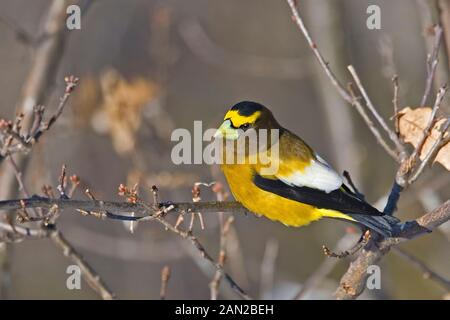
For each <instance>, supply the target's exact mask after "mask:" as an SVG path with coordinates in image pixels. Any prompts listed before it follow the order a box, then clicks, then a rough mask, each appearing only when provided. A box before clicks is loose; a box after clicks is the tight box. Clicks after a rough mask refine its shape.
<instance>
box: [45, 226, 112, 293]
mask: <svg viewBox="0 0 450 320" xmlns="http://www.w3.org/2000/svg"><path fill="white" fill-rule="evenodd" d="M50 239H52V241H53V243H55V245H56V246H58V247H59V248H60V249H61V250H62V251H63V253H64V255H65V256H66V257H68V258H70V259H71V260H72V261H73V262H74V263H76V264H77V265H78V266H79V267H80V269H81V273H82V275H83V276H84V279H85V280H86V282H87V283H88V284H89V286H90V287H91V288H92V289H93V290H94V291H96V292H97V293H98V294H99V295H100V296H101V297H102V299H105V300H112V299H115V298H116V297H115V294H114V293H113V292H112V291H111V290H110V289H109V288H108V287H107V286H106V284H105V283H104V282H103V280H102V279H101V278H100V276H99V275H98V273H96V272H95V271H94V269H92V267H91V266H90V265H89V264H88V263H87V261H86V260H85V259H84V258H83V257H82V256H81V254H80V253H78V252H77V251H76V250H75V249H74V247H73V246H72V245H71V244H70V242H69V241H67V239H66V238H65V237H64V236H63V235H62V234H61V232H59V231H58V230H56V229H55V230H52V231H51V233H50Z"/></svg>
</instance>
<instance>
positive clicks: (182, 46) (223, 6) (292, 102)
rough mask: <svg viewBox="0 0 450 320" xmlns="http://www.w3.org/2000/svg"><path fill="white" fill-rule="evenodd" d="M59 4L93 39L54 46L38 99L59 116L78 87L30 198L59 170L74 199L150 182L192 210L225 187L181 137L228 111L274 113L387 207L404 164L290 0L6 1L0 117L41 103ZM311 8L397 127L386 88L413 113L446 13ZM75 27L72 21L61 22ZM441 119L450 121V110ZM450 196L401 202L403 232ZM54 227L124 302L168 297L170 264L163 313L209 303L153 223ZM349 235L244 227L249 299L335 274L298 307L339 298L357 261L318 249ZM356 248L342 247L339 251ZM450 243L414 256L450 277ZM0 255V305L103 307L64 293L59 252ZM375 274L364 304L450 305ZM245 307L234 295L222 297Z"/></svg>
mask: <svg viewBox="0 0 450 320" xmlns="http://www.w3.org/2000/svg"><path fill="white" fill-rule="evenodd" d="M58 2H60V3H62V5H64V6H65V7H67V5H69V4H78V5H80V7H81V13H82V19H81V30H73V31H67V30H64V31H62V32H60V33H59V34H58V35H56V37H57V38H56V39H57V40H56V41H57V46H58V49H57V50H56V51H55V52H56V54H55V55H54V56H53V57H52V58H51V59H50V64H51V68H49V69H50V70H51V73H50V74H49V75H48V79H45V81H44V80H42V81H44V82H45V83H43V84H42V85H43V86H45V88H44V89H42V90H41V91H42V92H43V94H41V95H39V96H38V98H37V100H38V101H37V103H39V104H43V105H45V106H46V107H47V110H48V112H51V111H54V110H56V107H57V105H58V101H59V98H60V97H61V95H62V94H63V92H64V77H65V76H66V75H69V74H73V75H76V76H77V77H79V78H80V85H79V86H78V87H77V89H76V91H75V93H74V94H73V96H72V97H71V98H70V101H69V105H68V106H67V108H66V109H65V111H64V113H63V115H62V117H61V119H59V120H58V122H57V123H56V124H55V126H54V127H53V128H52V129H51V131H50V132H49V133H48V134H46V135H45V137H44V138H43V139H42V140H41V141H40V143H39V144H38V145H36V146H35V147H34V149H33V152H32V154H31V155H30V160H29V161H28V164H27V169H26V172H25V178H26V183H27V187H28V189H29V190H30V192H31V193H40V192H41V188H42V185H43V184H48V185H52V186H53V187H56V185H57V183H58V176H59V173H60V168H61V165H62V164H63V163H64V164H66V165H67V167H68V172H69V173H70V174H73V173H76V174H77V175H78V176H79V177H80V179H81V181H82V184H81V188H80V189H79V190H78V191H77V193H76V194H75V197H76V198H80V199H82V198H85V197H84V195H83V193H82V192H81V191H82V190H83V188H86V187H89V188H90V189H91V190H92V192H93V193H94V194H95V196H96V197H97V198H100V199H108V200H119V199H120V198H119V197H118V196H117V187H118V185H119V184H120V183H124V184H127V185H129V186H132V185H133V184H135V183H139V184H140V186H141V193H142V194H143V196H148V190H149V186H151V185H154V184H155V185H157V186H158V187H159V189H160V197H161V200H171V201H191V200H192V193H191V189H192V186H193V185H194V183H195V182H200V181H201V182H211V181H222V182H223V183H224V184H225V185H226V183H225V182H224V179H223V176H222V175H221V173H220V170H219V169H218V168H217V167H209V166H207V165H180V166H176V165H174V164H173V163H172V162H171V159H170V151H171V148H172V147H173V145H174V144H175V143H173V142H171V141H170V134H171V132H172V130H173V129H175V128H187V129H188V130H192V128H193V121H194V120H202V121H203V126H204V128H214V127H216V126H217V125H219V124H220V122H221V120H222V118H223V115H224V113H225V111H226V110H227V109H228V108H229V107H230V106H232V105H233V104H235V103H236V102H238V101H241V100H254V101H258V102H261V103H263V104H264V105H266V106H268V107H269V108H270V109H271V110H272V111H273V113H274V114H275V116H276V118H277V119H278V120H279V122H280V123H281V124H283V125H284V126H285V127H287V128H289V129H291V130H292V131H293V132H295V133H297V134H299V135H301V136H302V137H303V138H304V139H305V140H306V141H307V142H308V143H309V144H310V145H311V146H312V147H313V148H314V149H315V150H317V151H318V152H320V154H322V155H323V157H324V158H326V159H329V162H330V163H331V164H332V165H333V166H334V167H335V168H336V169H337V170H338V171H340V172H342V171H343V170H348V171H350V172H351V175H352V177H353V179H354V180H355V182H356V184H357V185H358V186H359V187H360V190H362V191H363V192H364V193H365V195H366V198H367V199H368V201H369V202H371V203H375V204H376V205H377V206H378V207H379V208H382V207H383V205H384V201H385V198H384V197H385V195H386V194H387V193H388V192H389V190H390V187H391V184H392V182H393V178H394V175H395V172H396V169H397V168H396V164H395V163H394V161H393V160H392V159H390V158H389V157H388V156H387V155H386V153H385V152H384V150H383V149H382V148H381V147H380V146H379V145H378V144H377V142H376V141H375V139H374V138H373V136H372V135H371V134H370V132H369V130H368V129H367V127H366V126H365V125H364V123H363V122H362V121H361V119H360V118H359V116H358V115H357V113H356V112H355V110H354V109H353V108H352V107H351V106H349V105H347V104H346V103H344V102H343V101H342V99H341V98H340V97H339V96H337V94H336V93H335V90H334V88H333V87H332V86H331V85H330V83H329V81H328V80H327V79H326V78H325V76H324V73H323V70H321V69H320V68H319V67H318V64H317V62H316V60H315V58H314V57H313V55H312V52H311V51H310V49H309V48H308V46H307V45H306V42H305V40H304V38H303V36H302V35H301V33H300V32H299V30H298V29H297V28H296V26H295V24H294V23H293V22H292V20H291V17H290V10H289V8H288V5H287V4H286V2H285V1H273V0H245V1H242V0H228V1H208V0H190V1H183V0H165V1H156V0H128V1H120V0H109V1H104V0H103V1H102V0H95V1H94V0H92V1H79V2H76V1H62V0H59V1H58V0H56V1H50V0H36V1H26V0H0V70H1V72H0V118H5V119H13V118H14V116H15V110H16V108H17V107H18V105H20V104H22V103H23V96H24V92H27V90H30V89H29V87H28V88H27V86H29V85H30V81H31V80H30V74H31V73H32V70H33V64H34V62H35V59H36V58H37V57H39V50H41V49H42V48H41V46H40V44H41V41H45V39H44V40H42V39H41V38H40V37H41V35H42V34H43V33H42V30H43V29H45V28H50V29H51V28H52V27H55V26H52V25H51V24H50V25H48V23H47V22H48V21H47V17H48V15H49V12H50V11H51V8H52V7H53V9H55V8H57V7H58V6H61V4H58ZM298 2H299V5H300V12H301V14H302V16H303V17H304V18H305V20H306V23H307V24H308V26H309V29H310V31H311V33H312V35H313V37H314V39H315V40H316V42H317V44H318V46H319V48H320V50H321V52H322V54H323V55H324V57H325V59H326V60H327V61H329V62H330V64H331V66H332V68H333V69H334V70H335V71H336V73H337V75H338V77H339V78H340V79H342V80H343V83H346V82H347V81H349V80H350V77H349V74H348V73H347V72H346V66H347V65H348V64H353V65H354V66H355V68H356V70H357V72H358V74H359V75H360V77H361V79H362V81H363V83H364V85H365V87H366V89H367V90H368V92H369V94H370V96H371V98H372V99H373V102H374V104H375V105H376V106H377V107H378V108H379V110H380V111H381V113H382V114H383V115H384V116H385V117H386V118H390V117H391V116H392V115H393V110H392V96H393V89H392V83H391V77H392V76H393V74H395V73H397V74H398V75H399V82H400V99H399V101H400V106H401V107H404V106H416V105H418V104H419V102H420V98H421V96H422V94H423V90H424V86H425V77H426V59H427V52H429V49H430V43H432V42H433V36H432V34H430V32H429V30H430V27H431V26H432V23H433V21H436V20H435V19H436V12H435V11H434V9H433V8H434V3H435V2H434V1H430V2H428V1H411V0H398V1H388V0H385V1H377V0H371V1H365V0H340V1H333V0H314V1H312V0H309V1H303V0H300V1H298ZM370 4H376V5H378V6H379V7H380V9H381V29H380V30H369V29H368V28H367V27H366V19H367V17H368V14H367V13H366V9H367V7H368V6H369V5H370ZM55 10H56V9H55ZM62 14H63V19H65V18H66V14H65V10H63V11H62ZM56 21H58V20H57V19H56ZM56 27H57V26H56ZM44 37H45V35H44ZM440 64H441V66H442V67H441V68H440V70H444V71H443V72H442V71H441V73H440V74H439V75H438V77H439V79H438V80H440V79H444V80H445V79H446V78H447V77H448V75H447V73H448V62H447V58H446V57H445V56H444V59H441V61H440ZM31 82H32V81H31ZM436 82H438V81H436ZM440 84H441V83H436V85H437V86H439V85H440ZM444 105H445V106H444V107H445V108H447V112H448V110H449V109H448V105H449V104H448V100H445V102H444ZM445 108H444V109H445ZM391 122H392V121H391ZM0 170H1V171H0V173H1V179H2V181H1V182H0V185H2V184H4V183H5V181H6V180H5V179H7V178H5V177H6V176H8V170H9V171H10V168H9V167H8V166H7V165H5V164H3V166H2V167H1V168H0ZM9 174H10V172H9ZM449 182H450V175H449V173H448V172H447V171H445V170H444V169H443V168H442V167H441V166H440V165H435V166H434V168H433V170H432V171H431V170H429V171H428V172H427V173H426V174H424V175H423V176H422V177H421V178H420V179H419V181H418V182H417V183H416V184H415V185H414V186H413V187H411V188H410V189H409V190H408V191H406V192H404V194H403V195H402V198H401V201H400V206H399V211H398V215H399V218H401V219H402V220H405V219H412V218H415V217H418V216H419V215H421V213H423V212H424V211H426V210H430V209H432V208H434V207H436V206H437V205H439V204H440V203H442V202H443V201H444V200H446V199H448V198H449V193H450V187H449ZM201 188H202V193H201V197H202V200H214V199H215V195H214V193H213V192H212V191H211V190H210V188H208V187H201ZM16 190H17V189H16ZM16 190H14V192H13V193H9V194H7V193H6V194H5V192H4V190H3V194H1V193H0V195H1V196H2V199H6V198H15V197H18V196H19V195H20V193H19V192H18V191H16ZM203 216H204V220H205V221H204V222H205V226H206V228H205V230H201V229H200V226H199V224H197V223H196V225H195V228H194V232H195V234H196V235H198V237H199V238H200V240H201V241H202V243H203V244H204V245H205V246H206V248H207V250H208V251H209V252H210V253H211V254H212V255H213V256H214V257H217V252H218V250H219V223H218V217H217V215H215V214H204V215H203ZM58 225H59V227H60V229H61V231H62V232H63V233H64V235H65V236H66V237H67V238H68V240H69V241H71V242H72V244H73V245H74V247H75V248H76V249H78V250H79V251H80V252H81V253H82V254H83V256H84V257H85V258H86V259H87V260H88V261H89V262H90V263H91V265H92V266H93V267H94V269H96V270H97V272H98V273H99V274H100V275H101V276H102V278H103V279H104V280H105V282H106V283H107V284H108V285H109V287H110V288H112V290H113V291H114V292H115V293H116V294H117V295H118V296H119V298H121V299H157V298H159V290H160V282H161V280H160V274H161V269H162V268H163V266H165V265H169V266H170V268H171V270H172V272H171V279H170V281H169V284H168V289H167V298H168V299H183V298H189V299H207V298H209V287H208V284H209V282H210V281H211V279H212V277H213V274H214V270H212V269H211V268H209V266H208V265H205V262H204V261H203V260H202V259H201V258H200V257H199V255H198V253H197V252H196V251H192V249H191V247H190V244H189V243H187V242H184V241H180V240H179V239H178V238H177V237H176V236H175V235H173V234H171V233H168V232H166V231H165V230H164V229H163V228H162V227H161V226H160V225H159V224H156V223H145V224H144V223H142V224H140V225H139V226H138V228H137V229H136V230H135V232H134V233H133V234H132V233H130V232H129V231H128V229H127V228H126V227H125V226H124V225H123V224H122V223H121V222H116V221H99V220H96V219H94V218H90V217H82V216H81V215H79V214H74V213H73V212H70V211H65V212H63V214H62V217H61V218H60V220H59V222H58ZM347 227H348V225H347V224H345V223H340V222H336V221H326V220H323V221H320V222H316V223H313V224H312V225H310V226H308V227H304V228H300V229H295V228H288V227H285V226H284V225H282V224H279V223H275V222H271V221H269V220H267V219H264V218H257V217H255V216H252V215H249V216H241V215H236V216H235V222H234V224H233V228H232V230H231V232H230V235H229V236H230V239H231V240H230V241H229V246H228V251H229V253H228V260H227V264H226V269H227V270H228V271H229V272H230V274H231V275H232V276H233V277H234V279H235V280H236V281H237V282H238V283H239V284H240V285H241V286H242V287H243V288H245V289H246V290H247V291H248V292H249V294H251V295H252V296H254V297H258V298H264V299H270V298H276V299H290V298H292V297H294V296H295V295H296V294H297V293H298V292H299V290H300V288H301V287H302V286H303V285H304V284H305V282H306V281H307V280H308V279H310V277H311V275H312V274H313V273H314V272H315V271H316V270H317V269H318V267H319V266H323V264H324V263H326V265H325V267H329V268H330V269H331V271H330V272H329V274H327V275H326V277H325V278H324V279H322V280H321V281H319V283H318V284H317V286H313V287H312V288H311V289H310V290H308V292H305V294H304V295H302V298H304V299H310V298H315V299H331V298H332V294H333V292H334V290H335V289H336V287H337V285H338V281H339V279H340V277H341V275H342V274H343V273H344V271H345V270H346V267H347V266H348V263H349V261H350V260H349V259H342V260H332V259H330V258H327V257H325V256H324V255H323V253H322V249H321V247H322V245H324V244H325V245H327V246H329V247H332V248H334V247H335V246H336V244H337V243H338V242H339V241H340V239H341V238H342V237H343V236H344V235H345V234H346V231H347ZM347 237H348V236H347ZM354 240H355V238H352V240H351V241H350V242H349V241H348V239H347V242H345V246H344V249H345V248H348V247H350V246H351V245H352V241H354ZM449 241H450V230H449V226H448V224H447V226H445V225H444V226H443V227H441V229H440V230H439V231H437V232H435V233H433V234H432V235H430V236H425V237H421V238H420V239H417V240H414V241H410V242H408V243H407V244H405V245H402V247H403V248H404V249H405V251H408V252H410V253H411V254H413V255H415V256H416V257H418V258H420V259H421V260H422V261H426V263H427V264H428V265H429V266H430V267H431V268H432V269H433V270H435V271H437V272H438V273H440V274H442V275H444V276H446V277H450V268H449V261H450V246H449ZM341 245H342V242H341ZM0 248H1V249H0V252H1V253H0V261H1V265H0V279H1V287H0V297H1V298H3V299H8V298H11V299H47V298H56V299H81V298H85V299H97V298H98V297H97V295H96V294H95V293H94V292H93V291H92V290H91V289H90V288H89V287H88V285H87V284H86V283H85V282H83V283H82V290H72V291H69V290H67V289H66V278H67V276H68V275H67V274H66V268H67V266H68V265H70V264H71V262H70V261H69V260H67V259H66V258H65V257H64V256H63V254H62V253H61V252H60V250H58V249H57V248H56V247H55V246H54V244H53V243H52V242H51V241H49V240H45V239H44V240H27V241H23V242H21V243H18V244H5V243H3V244H1V245H0ZM380 267H381V271H382V286H381V290H366V292H365V293H364V295H363V296H362V297H363V298H366V299H379V298H383V299H441V298H442V297H443V296H444V294H445V290H443V288H442V287H440V286H439V285H438V284H436V283H434V282H433V281H430V280H427V279H424V277H423V275H422V272H421V271H420V270H418V269H416V268H415V267H414V266H412V265H411V264H410V263H409V262H408V261H407V260H404V259H403V258H402V257H400V256H398V255H396V254H395V253H394V252H391V253H390V254H389V255H387V256H386V257H385V258H384V259H383V260H382V262H381V264H380ZM235 297H236V296H235V295H234V293H233V292H232V291H231V290H230V289H229V286H228V285H227V283H225V282H223V283H222V284H221V290H220V298H224V299H231V298H235Z"/></svg>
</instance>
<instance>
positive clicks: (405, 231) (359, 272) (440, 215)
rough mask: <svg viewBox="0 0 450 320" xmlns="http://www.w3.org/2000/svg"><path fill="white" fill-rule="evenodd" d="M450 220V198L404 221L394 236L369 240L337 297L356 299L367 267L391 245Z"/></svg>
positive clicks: (364, 282) (351, 266)
mask: <svg viewBox="0 0 450 320" xmlns="http://www.w3.org/2000/svg"><path fill="white" fill-rule="evenodd" d="M449 220H450V200H448V201H447V202H445V203H444V204H442V205H441V206H439V207H438V208H436V209H435V210H433V211H431V212H429V213H426V214H424V215H423V216H421V217H420V218H418V219H416V220H413V221H408V222H405V223H403V225H402V228H401V230H400V232H399V234H398V235H397V236H396V237H393V238H378V239H372V240H371V241H369V243H368V245H367V246H366V247H365V248H363V249H362V250H361V251H360V252H359V254H358V256H357V258H356V259H355V260H354V261H353V262H352V263H351V264H350V267H349V268H348V270H347V271H346V273H345V274H344V275H343V277H342V278H341V281H340V285H339V287H338V289H337V290H336V293H335V296H336V298H337V299H355V298H357V297H358V296H359V295H360V294H361V292H362V291H363V290H364V287H365V284H366V280H367V277H368V276H369V274H368V273H367V268H368V267H369V266H371V265H374V264H376V263H377V262H378V261H379V260H380V259H381V258H382V257H383V256H384V255H385V254H386V253H388V252H389V250H390V249H391V247H393V246H396V245H398V244H399V243H401V242H404V241H406V240H408V239H413V238H415V237H417V236H420V235H423V234H426V233H428V232H431V231H432V230H434V229H435V228H437V227H438V226H440V225H441V224H443V223H445V222H447V221H449Z"/></svg>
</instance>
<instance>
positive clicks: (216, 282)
mask: <svg viewBox="0 0 450 320" xmlns="http://www.w3.org/2000/svg"><path fill="white" fill-rule="evenodd" d="M222 214H223V213H222ZM233 221H234V217H233V216H229V217H228V219H227V220H226V221H225V223H223V225H221V230H220V249H219V258H218V259H217V263H218V264H219V265H220V266H221V267H222V268H223V267H224V266H225V260H226V259H227V251H226V248H227V235H228V231H229V230H230V226H231V224H232V223H233ZM221 279H222V273H221V272H220V271H219V270H217V271H216V273H215V274H214V277H213V280H212V281H211V283H210V284H209V288H210V292H211V300H217V297H218V296H219V286H220V280H221Z"/></svg>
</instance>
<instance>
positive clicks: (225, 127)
mask: <svg viewBox="0 0 450 320" xmlns="http://www.w3.org/2000/svg"><path fill="white" fill-rule="evenodd" d="M222 137H223V138H225V139H228V140H236V139H237V138H239V132H238V130H237V129H235V128H233V127H232V126H231V121H230V120H225V121H224V122H223V123H222V125H221V126H220V127H219V129H217V131H216V133H215V134H214V138H222Z"/></svg>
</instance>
